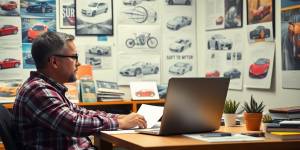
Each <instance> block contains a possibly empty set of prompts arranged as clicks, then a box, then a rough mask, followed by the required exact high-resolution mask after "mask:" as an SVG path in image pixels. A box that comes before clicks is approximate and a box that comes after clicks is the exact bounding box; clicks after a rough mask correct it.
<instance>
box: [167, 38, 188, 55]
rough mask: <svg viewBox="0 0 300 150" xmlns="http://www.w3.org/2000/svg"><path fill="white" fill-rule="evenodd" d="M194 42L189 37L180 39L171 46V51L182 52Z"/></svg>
mask: <svg viewBox="0 0 300 150" xmlns="http://www.w3.org/2000/svg"><path fill="white" fill-rule="evenodd" d="M191 46H192V43H191V41H190V40H189V39H178V40H176V41H175V42H174V43H171V44H170V46H169V49H170V51H173V52H179V53H181V52H182V51H183V50H185V49H187V48H190V47H191Z"/></svg>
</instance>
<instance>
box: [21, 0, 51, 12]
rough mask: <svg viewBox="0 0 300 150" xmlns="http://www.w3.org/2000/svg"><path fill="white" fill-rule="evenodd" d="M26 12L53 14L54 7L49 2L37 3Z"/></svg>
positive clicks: (29, 6)
mask: <svg viewBox="0 0 300 150" xmlns="http://www.w3.org/2000/svg"><path fill="white" fill-rule="evenodd" d="M26 11H27V12H29V13H52V12H53V7H52V6H51V5H49V4H48V2H37V3H35V4H31V5H28V7H27V8H26Z"/></svg>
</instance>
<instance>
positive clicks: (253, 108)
mask: <svg viewBox="0 0 300 150" xmlns="http://www.w3.org/2000/svg"><path fill="white" fill-rule="evenodd" d="M265 106H266V105H264V103H263V101H262V102H260V103H259V104H258V103H257V102H256V101H255V99H254V98H253V96H252V95H251V100H250V104H249V103H248V102H245V103H244V106H243V109H244V110H245V111H246V112H247V113H262V112H263V110H264V108H265Z"/></svg>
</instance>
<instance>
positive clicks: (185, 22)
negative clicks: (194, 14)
mask: <svg viewBox="0 0 300 150" xmlns="http://www.w3.org/2000/svg"><path fill="white" fill-rule="evenodd" d="M191 24H192V18H191V17H188V16H177V17H174V18H173V19H171V20H169V21H168V22H167V28H168V29H170V30H179V29H180V28H182V27H185V26H189V25H191Z"/></svg>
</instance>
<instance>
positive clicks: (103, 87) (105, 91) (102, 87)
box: [96, 80, 125, 101]
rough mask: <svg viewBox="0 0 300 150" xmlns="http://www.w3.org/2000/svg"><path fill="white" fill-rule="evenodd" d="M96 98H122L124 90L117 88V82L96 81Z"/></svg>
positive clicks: (117, 99)
mask: <svg viewBox="0 0 300 150" xmlns="http://www.w3.org/2000/svg"><path fill="white" fill-rule="evenodd" d="M96 83H97V100H100V101H119V100H121V99H123V96H124V94H125V93H124V92H123V91H121V90H120V89H119V86H118V84H117V82H109V81H99V80H97V81H96Z"/></svg>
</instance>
